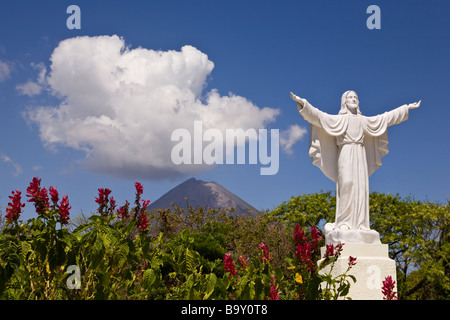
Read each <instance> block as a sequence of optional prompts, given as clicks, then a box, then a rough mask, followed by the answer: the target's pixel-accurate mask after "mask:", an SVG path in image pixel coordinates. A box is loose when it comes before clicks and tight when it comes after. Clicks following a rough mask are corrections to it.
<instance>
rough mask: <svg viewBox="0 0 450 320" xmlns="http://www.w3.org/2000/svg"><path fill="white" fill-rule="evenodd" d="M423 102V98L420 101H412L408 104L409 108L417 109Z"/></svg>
mask: <svg viewBox="0 0 450 320" xmlns="http://www.w3.org/2000/svg"><path fill="white" fill-rule="evenodd" d="M421 103H422V100H419V102H414V103H410V104H408V109H409V110H411V109H417V108H418V107H420V104H421Z"/></svg>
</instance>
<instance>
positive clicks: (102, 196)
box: [95, 188, 116, 215]
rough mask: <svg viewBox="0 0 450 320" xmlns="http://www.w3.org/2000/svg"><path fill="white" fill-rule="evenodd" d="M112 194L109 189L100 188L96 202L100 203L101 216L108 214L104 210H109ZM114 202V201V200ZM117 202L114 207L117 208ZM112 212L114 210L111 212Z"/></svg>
mask: <svg viewBox="0 0 450 320" xmlns="http://www.w3.org/2000/svg"><path fill="white" fill-rule="evenodd" d="M110 194H111V190H110V189H108V188H99V189H98V197H96V198H95V202H97V203H98V205H99V206H98V209H97V211H98V212H99V213H100V214H101V215H104V214H107V212H105V210H104V209H106V208H107V206H108V202H109V199H108V197H109V195H110ZM113 201H114V199H113ZM115 204H116V202H115V201H114V206H115ZM111 211H112V210H111Z"/></svg>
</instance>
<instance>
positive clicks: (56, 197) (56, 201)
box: [48, 187, 59, 206]
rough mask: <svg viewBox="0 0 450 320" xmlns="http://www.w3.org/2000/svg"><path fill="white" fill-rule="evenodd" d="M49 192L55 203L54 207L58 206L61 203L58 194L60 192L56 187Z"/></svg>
mask: <svg viewBox="0 0 450 320" xmlns="http://www.w3.org/2000/svg"><path fill="white" fill-rule="evenodd" d="M48 191H49V192H50V197H51V199H52V202H53V206H56V205H57V203H58V201H59V194H58V190H56V188H54V187H50V188H49V189H48Z"/></svg>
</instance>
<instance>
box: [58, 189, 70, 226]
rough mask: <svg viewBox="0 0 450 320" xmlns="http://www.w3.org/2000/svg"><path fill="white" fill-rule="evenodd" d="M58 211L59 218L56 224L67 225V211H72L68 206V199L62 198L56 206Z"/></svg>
mask: <svg viewBox="0 0 450 320" xmlns="http://www.w3.org/2000/svg"><path fill="white" fill-rule="evenodd" d="M58 209H59V218H58V222H60V223H61V224H68V223H69V210H70V209H72V207H71V206H70V205H69V197H68V196H63V198H62V200H61V203H60V204H59V206H58Z"/></svg>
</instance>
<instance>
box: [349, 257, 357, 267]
mask: <svg viewBox="0 0 450 320" xmlns="http://www.w3.org/2000/svg"><path fill="white" fill-rule="evenodd" d="M355 264H356V258H353V257H352V256H349V257H348V266H349V267H353V266H354V265H355Z"/></svg>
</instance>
